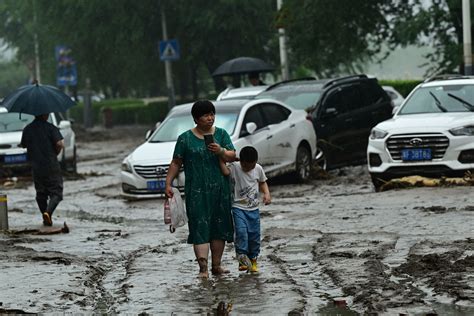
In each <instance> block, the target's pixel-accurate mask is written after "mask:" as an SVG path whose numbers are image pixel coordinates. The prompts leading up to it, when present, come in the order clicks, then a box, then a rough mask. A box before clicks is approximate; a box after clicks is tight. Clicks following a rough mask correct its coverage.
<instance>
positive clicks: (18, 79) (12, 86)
mask: <svg viewBox="0 0 474 316" xmlns="http://www.w3.org/2000/svg"><path fill="white" fill-rule="evenodd" d="M28 78H29V75H28V70H27V69H26V67H25V66H23V65H21V64H19V63H16V62H3V63H0V97H2V98H3V97H5V96H6V95H7V94H9V93H11V92H13V91H14V90H16V89H17V88H18V87H19V86H22V85H24V84H26V83H27V81H28Z"/></svg>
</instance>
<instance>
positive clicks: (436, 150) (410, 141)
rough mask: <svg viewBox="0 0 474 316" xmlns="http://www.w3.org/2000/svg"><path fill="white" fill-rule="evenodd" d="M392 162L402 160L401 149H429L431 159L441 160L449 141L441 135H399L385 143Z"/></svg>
mask: <svg viewBox="0 0 474 316" xmlns="http://www.w3.org/2000/svg"><path fill="white" fill-rule="evenodd" d="M386 144H387V148H388V151H389V152H390V155H391V156H392V159H393V160H402V154H401V151H402V149H407V148H431V152H432V158H433V159H442V158H443V156H444V153H445V152H446V149H447V148H448V146H449V139H448V138H447V137H446V136H444V135H443V134H400V135H393V136H391V137H389V138H388V139H387V141H386Z"/></svg>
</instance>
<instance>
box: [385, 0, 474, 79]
mask: <svg viewBox="0 0 474 316" xmlns="http://www.w3.org/2000/svg"><path fill="white" fill-rule="evenodd" d="M425 2H426V1H422V0H414V1H413V3H412V5H411V6H410V7H408V8H406V10H405V11H404V12H403V14H399V15H396V16H394V19H393V23H394V30H395V32H393V34H392V36H391V38H390V41H391V43H392V45H397V44H401V45H408V44H416V45H419V46H425V45H430V46H432V47H434V48H436V49H435V51H434V52H433V53H429V54H427V55H426V56H425V57H426V58H427V63H426V65H428V66H429V68H428V70H427V73H426V74H425V77H429V76H432V75H434V74H440V73H457V72H461V73H462V72H463V69H462V65H463V50H462V43H463V33H462V4H461V1H459V0H434V1H433V3H432V5H429V6H427V5H423V4H426V3H425ZM472 16H474V6H473V5H472V4H471V17H472ZM471 21H472V19H471ZM471 23H472V22H471ZM471 28H472V27H471Z"/></svg>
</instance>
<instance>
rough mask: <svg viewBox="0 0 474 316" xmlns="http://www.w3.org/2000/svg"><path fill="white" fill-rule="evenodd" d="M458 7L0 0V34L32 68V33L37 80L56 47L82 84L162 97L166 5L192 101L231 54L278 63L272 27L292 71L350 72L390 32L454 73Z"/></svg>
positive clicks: (44, 77)
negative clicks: (284, 38)
mask: <svg viewBox="0 0 474 316" xmlns="http://www.w3.org/2000/svg"><path fill="white" fill-rule="evenodd" d="M422 4H423V5H422ZM460 6H461V2H460V0H433V2H432V5H426V1H423V0H413V1H407V0H371V1H366V0H339V1H327V0H285V1H284V6H283V9H282V10H281V11H280V12H277V10H276V1H275V0H259V1H254V0H213V1H209V0H192V1H190V0H140V1H136V0H114V1H103V0H76V1H72V0H54V4H52V2H51V0H22V1H18V0H1V1H0V38H2V39H3V40H4V41H5V42H6V43H7V44H8V45H9V46H10V47H12V48H17V49H18V55H17V56H18V61H19V62H21V63H22V64H24V65H26V66H27V68H28V69H29V71H30V72H33V69H34V68H35V67H34V66H35V65H34V63H35V45H34V39H35V37H37V39H38V44H39V58H40V61H41V81H42V83H47V84H54V83H55V81H56V60H55V58H54V49H55V46H56V45H59V44H62V45H68V46H69V47H70V48H71V49H72V52H71V55H72V57H73V58H74V59H75V60H76V61H77V67H78V77H79V87H78V88H79V90H82V89H83V88H84V87H83V86H82V84H83V83H84V82H85V79H86V78H90V80H91V83H92V87H91V88H92V89H93V90H95V91H103V92H105V93H106V94H107V97H108V98H110V97H113V98H127V97H149V96H157V95H167V88H166V84H165V76H164V63H163V62H162V61H160V59H159V53H158V49H157V48H158V42H159V40H160V39H161V38H162V29H161V28H162V25H161V22H162V11H163V12H164V13H165V15H166V18H167V30H168V37H169V38H176V39H178V40H179V43H180V48H181V59H180V60H178V61H175V62H173V63H172V68H173V74H174V79H175V81H174V82H175V92H176V94H179V95H180V96H181V98H188V97H189V96H192V98H193V99H196V98H198V97H199V96H203V95H209V94H212V93H214V90H215V91H217V92H219V91H221V90H222V89H223V88H224V86H223V85H224V82H223V81H222V80H221V79H219V78H212V76H211V73H212V72H213V71H214V70H215V69H216V68H217V67H218V66H219V65H220V64H221V63H223V62H224V61H226V60H228V59H231V58H235V57H239V56H251V57H259V58H262V59H264V60H266V61H267V62H270V63H272V64H274V65H275V66H277V65H278V64H279V58H278V52H279V51H278V35H277V26H283V27H285V29H286V32H287V34H288V36H289V52H290V56H289V58H290V65H292V66H293V69H292V73H293V74H298V75H301V74H303V73H310V74H314V75H316V76H317V77H334V76H336V75H340V74H347V73H357V72H359V65H360V64H362V63H364V62H367V61H370V60H372V59H373V58H374V57H373V56H375V55H376V54H377V53H378V52H379V51H380V49H381V45H382V43H384V42H385V41H386V40H387V39H389V40H390V47H392V48H393V47H394V46H396V45H408V44H413V43H415V44H418V45H426V44H428V43H430V44H433V45H434V46H435V47H436V51H435V53H433V54H429V55H427V56H426V57H427V60H428V62H429V63H430V65H431V73H435V72H436V73H437V72H443V71H444V72H452V71H453V70H455V69H457V68H459V65H461V64H462V50H461V44H460V43H461V42H462V27H461V25H460V23H461V22H460V21H461V18H460V14H461V11H460ZM472 8H474V6H472V7H471V9H472ZM23 69H25V68H23ZM22 71H24V70H22ZM277 72H278V67H276V71H275V73H277Z"/></svg>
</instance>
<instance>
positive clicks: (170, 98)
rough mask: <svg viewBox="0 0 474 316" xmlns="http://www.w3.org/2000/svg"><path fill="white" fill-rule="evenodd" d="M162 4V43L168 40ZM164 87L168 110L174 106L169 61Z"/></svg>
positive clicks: (166, 67)
mask: <svg viewBox="0 0 474 316" xmlns="http://www.w3.org/2000/svg"><path fill="white" fill-rule="evenodd" d="M163 7H164V5H163V2H161V28H162V30H163V41H167V40H168V30H167V28H166V16H165V10H164V8H163ZM165 74H166V87H167V88H168V109H171V108H172V107H173V106H175V105H176V100H175V97H174V85H173V73H172V71H171V61H169V60H165Z"/></svg>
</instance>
